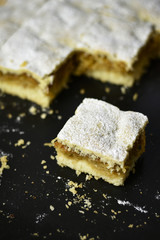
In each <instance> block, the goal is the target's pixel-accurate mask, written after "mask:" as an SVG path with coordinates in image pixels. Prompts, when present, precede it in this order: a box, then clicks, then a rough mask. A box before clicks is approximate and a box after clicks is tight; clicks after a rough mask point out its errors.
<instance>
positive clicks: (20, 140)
mask: <svg viewBox="0 0 160 240" xmlns="http://www.w3.org/2000/svg"><path fill="white" fill-rule="evenodd" d="M23 144H24V139H19V140H18V142H17V143H15V144H14V146H15V147H20V146H22V145H23Z"/></svg>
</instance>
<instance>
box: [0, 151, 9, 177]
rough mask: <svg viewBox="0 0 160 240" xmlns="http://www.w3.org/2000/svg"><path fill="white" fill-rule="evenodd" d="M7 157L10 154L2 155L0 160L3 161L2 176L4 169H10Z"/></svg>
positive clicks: (0, 169) (0, 172)
mask: <svg viewBox="0 0 160 240" xmlns="http://www.w3.org/2000/svg"><path fill="white" fill-rule="evenodd" d="M7 157H8V156H6V155H4V156H2V157H0V162H1V167H0V176H1V175H2V173H3V170H4V169H10V166H9V165H7V162H8V159H7Z"/></svg>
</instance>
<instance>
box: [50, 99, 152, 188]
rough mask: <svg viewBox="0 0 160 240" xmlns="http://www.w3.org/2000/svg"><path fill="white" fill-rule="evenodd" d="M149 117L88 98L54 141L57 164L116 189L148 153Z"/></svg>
mask: <svg viewBox="0 0 160 240" xmlns="http://www.w3.org/2000/svg"><path fill="white" fill-rule="evenodd" d="M147 123H148V119H147V117H146V116H145V115H143V114H141V113H138V112H132V111H126V112H124V111H121V110H119V109H118V108H117V107H115V106H113V105H111V104H109V103H106V102H104V101H101V100H97V99H89V98H86V99H84V100H83V102H82V103H81V104H80V105H79V107H78V108H77V110H76V112H75V115H74V116H73V117H71V118H70V119H69V120H68V121H67V122H66V124H65V125H64V127H63V128H62V130H61V131H60V132H59V133H58V136H57V138H56V139H55V140H53V144H54V146H55V148H56V151H57V162H58V164H59V165H61V166H68V167H70V168H72V169H75V170H76V171H77V172H78V173H79V172H85V173H88V174H91V175H93V176H94V177H95V178H96V179H97V178H102V179H104V180H105V181H107V182H109V183H112V184H114V185H116V186H119V185H123V184H124V181H125V179H126V178H127V176H128V175H129V172H130V171H131V170H132V169H133V167H134V166H135V162H136V161H137V159H138V158H139V157H140V155H141V154H142V153H143V152H144V150H145V126H146V124H147Z"/></svg>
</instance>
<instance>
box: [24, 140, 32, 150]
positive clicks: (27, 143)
mask: <svg viewBox="0 0 160 240" xmlns="http://www.w3.org/2000/svg"><path fill="white" fill-rule="evenodd" d="M30 144H31V142H30V141H28V142H26V145H24V146H22V148H23V149H24V148H26V147H28V146H29V145H30Z"/></svg>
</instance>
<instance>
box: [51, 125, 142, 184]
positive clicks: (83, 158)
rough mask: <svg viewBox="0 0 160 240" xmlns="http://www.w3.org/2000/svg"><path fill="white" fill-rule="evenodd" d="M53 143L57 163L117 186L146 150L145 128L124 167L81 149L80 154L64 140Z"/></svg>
mask: <svg viewBox="0 0 160 240" xmlns="http://www.w3.org/2000/svg"><path fill="white" fill-rule="evenodd" d="M53 145H54V147H55V149H56V151H57V156H56V159H57V163H58V164H59V165H60V166H61V167H64V166H67V167H70V168H71V169H74V170H75V171H76V172H77V174H79V173H81V172H83V173H86V174H89V175H92V176H93V177H95V179H99V178H102V179H103V180H104V181H106V182H108V183H111V184H113V185H115V186H120V185H124V181H125V179H126V178H127V177H128V175H129V173H130V171H132V170H133V168H134V166H135V163H136V161H137V160H138V159H139V157H140V156H141V154H142V153H143V152H144V151H145V131H144V129H143V130H142V131H141V132H140V133H139V135H138V136H137V138H136V141H135V142H134V144H133V147H132V148H131V149H129V150H128V156H127V158H126V160H125V164H124V167H123V168H122V167H121V165H120V164H117V163H116V162H112V164H111V163H110V164H107V162H106V163H104V162H102V161H101V159H100V158H99V157H98V158H97V159H95V160H93V158H92V157H91V156H90V155H88V154H86V155H85V153H84V152H83V153H82V152H81V150H80V149H79V154H78V153H77V150H76V151H75V148H70V147H68V146H67V145H63V141H61V140H59V139H55V140H54V141H53Z"/></svg>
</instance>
